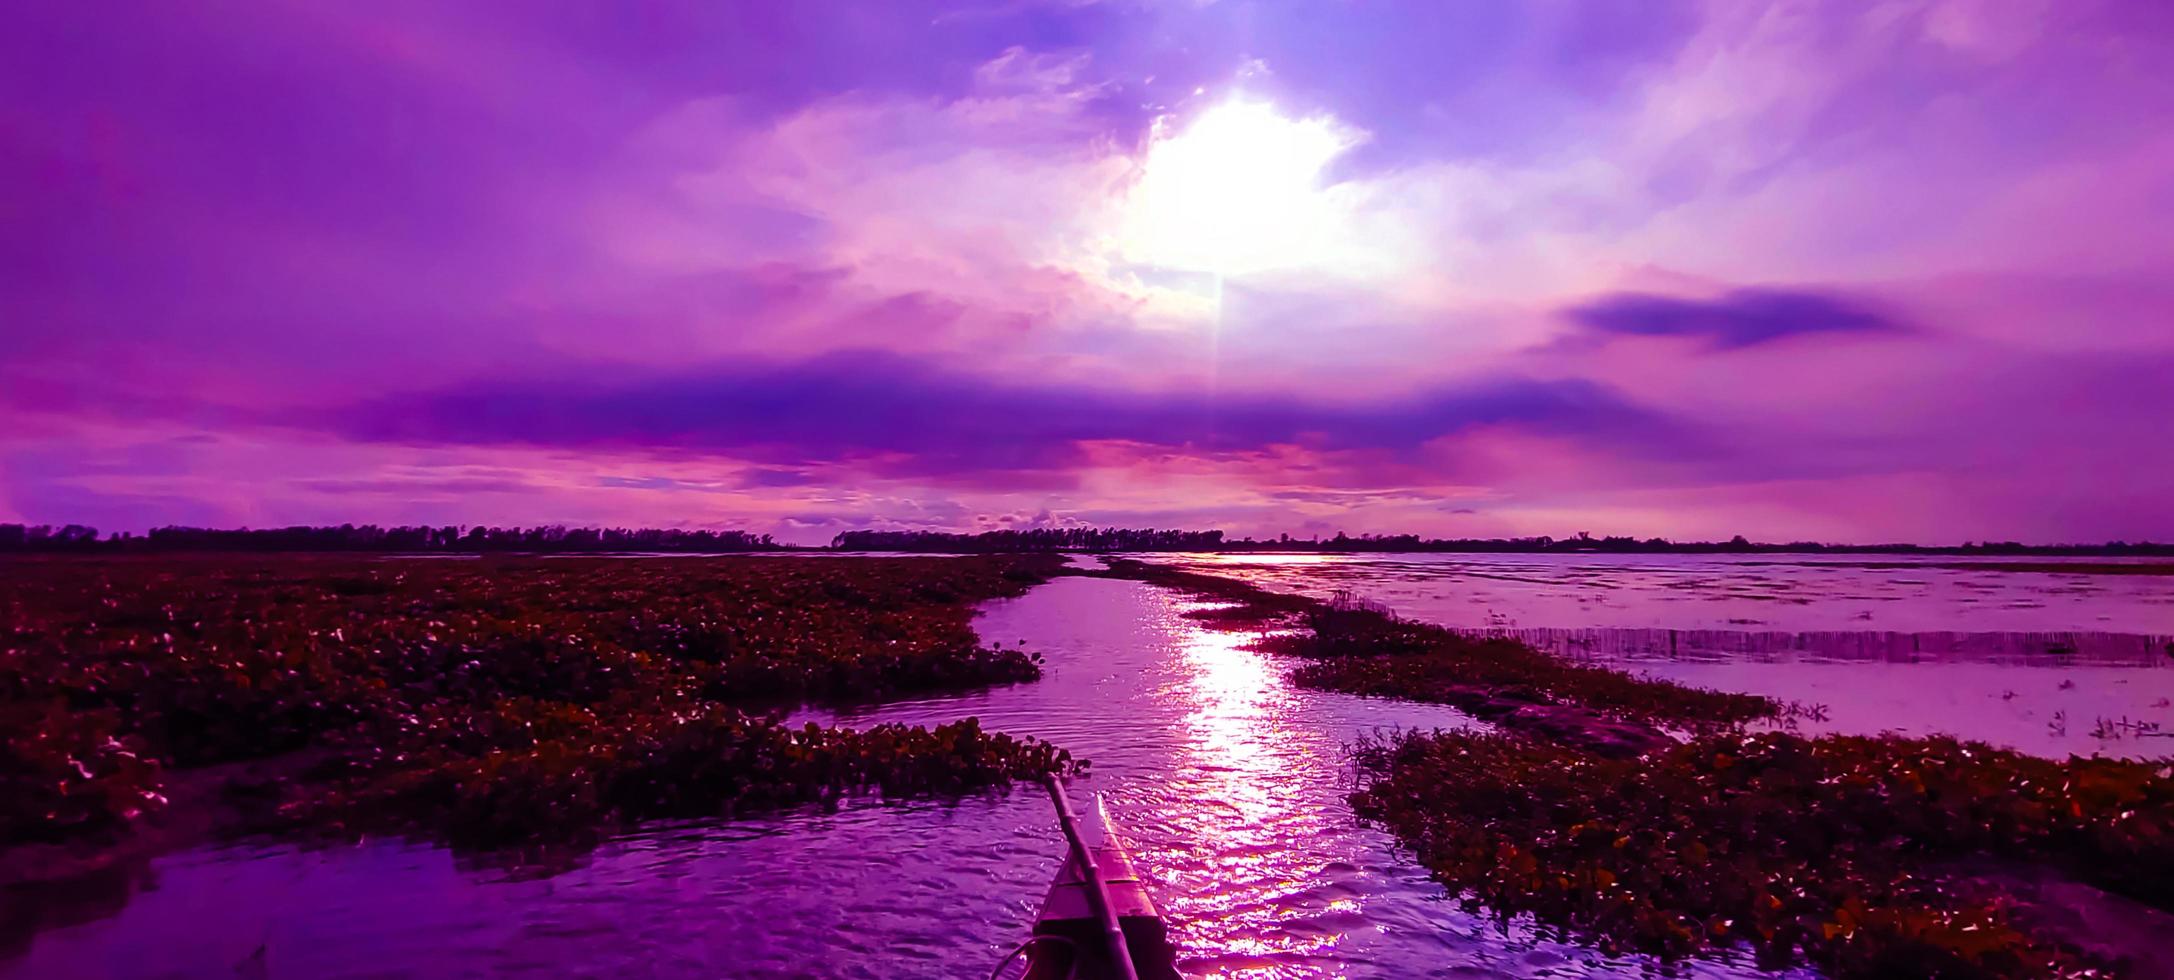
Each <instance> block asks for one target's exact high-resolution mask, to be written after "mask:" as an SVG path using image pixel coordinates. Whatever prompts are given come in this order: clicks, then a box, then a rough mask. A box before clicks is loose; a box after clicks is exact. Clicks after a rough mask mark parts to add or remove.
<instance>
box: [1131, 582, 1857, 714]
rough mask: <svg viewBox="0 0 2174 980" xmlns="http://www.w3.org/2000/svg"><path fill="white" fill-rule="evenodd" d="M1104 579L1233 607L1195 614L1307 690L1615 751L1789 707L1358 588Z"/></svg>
mask: <svg viewBox="0 0 2174 980" xmlns="http://www.w3.org/2000/svg"><path fill="white" fill-rule="evenodd" d="M1101 574H1106V575H1111V576H1115V577H1120V578H1130V579H1137V580H1140V581H1145V582H1149V583H1152V584H1156V585H1161V586H1165V587H1168V588H1173V589H1176V590H1178V591H1180V592H1184V593H1186V594H1188V595H1192V596H1196V597H1200V598H1203V599H1208V600H1212V601H1216V602H1220V603H1227V604H1229V605H1227V606H1224V607H1220V608H1217V609H1213V610H1208V611H1205V614H1204V615H1202V614H1195V616H1196V618H1199V619H1202V620H1203V621H1204V622H1206V623H1208V624H1209V625H1211V626H1213V625H1223V626H1229V627H1232V628H1238V629H1262V628H1264V627H1266V628H1272V629H1273V630H1274V631H1273V632H1270V633H1269V634H1268V635H1267V636H1265V637H1264V638H1263V639H1262V640H1260V641H1259V644H1258V645H1259V646H1260V647H1261V648H1262V649H1265V650H1269V651H1272V652H1276V653H1283V654H1290V655H1295V656H1300V657H1305V658H1307V659H1308V660H1309V662H1308V663H1305V664H1303V665H1301V666H1300V667H1299V668H1298V669H1297V670H1295V671H1293V672H1292V675H1291V678H1292V680H1293V682H1295V683H1297V684H1299V685H1300V686H1302V687H1313V688H1319V689H1324V690H1333V691H1342V692H1345V693H1350V694H1360V695H1366V696H1371V697H1395V698H1406V699H1411V700H1418V701H1434V702H1440V703H1444V704H1449V705H1452V706H1454V707H1456V708H1458V709H1460V710H1463V711H1465V712H1467V713H1470V714H1473V715H1475V716H1478V717H1481V718H1484V719H1486V720H1488V721H1490V722H1493V723H1494V724H1496V725H1499V726H1503V727H1506V728H1514V729H1519V730H1524V731H1530V732H1534V733H1538V734H1541V735H1545V736H1548V737H1551V738H1555V739H1560V740H1567V741H1571V742H1575V743H1578V744H1580V745H1583V746H1584V747H1586V748H1590V749H1598V750H1601V751H1606V752H1611V753H1615V754H1635V753H1637V752H1641V751H1646V750H1648V749H1651V748H1655V747H1657V746H1660V745H1664V744H1668V742H1669V740H1668V739H1667V737H1666V736H1664V735H1662V734H1661V732H1660V730H1659V729H1660V728H1662V727H1669V728H1686V729H1694V730H1704V729H1710V728H1715V727H1725V726H1731V725H1738V724H1741V723H1743V722H1747V721H1752V720H1756V719H1761V718H1772V717H1777V716H1780V715H1783V714H1785V713H1786V712H1787V710H1788V708H1787V706H1785V705H1783V704H1781V703H1779V702H1776V701H1774V700H1772V699H1769V698H1764V697H1759V696H1756V695H1749V694H1733V693H1727V692H1720V691H1708V690H1702V689H1699V688H1692V687H1685V686H1683V685H1680V684H1673V683H1670V682H1668V681H1661V680H1653V679H1650V678H1643V677H1634V676H1632V675H1630V674H1626V673H1624V672H1622V671H1618V670H1611V669H1608V668H1606V667H1599V666H1592V665H1584V664H1577V663H1572V662H1570V661H1567V660H1564V659H1562V658H1560V657H1556V656H1553V655H1551V654H1548V653H1544V652H1542V651H1540V650H1536V649H1534V648H1532V647H1531V646H1528V645H1526V644H1524V643H1520V642H1518V641H1516V640H1513V639H1508V638H1494V637H1475V636H1471V635H1468V634H1464V633H1459V632H1457V631H1455V630H1450V629H1445V628H1443V627H1440V626H1434V625H1431V624H1427V623H1416V622H1411V621H1408V620H1404V619H1399V618H1398V617H1397V616H1396V615H1395V614H1394V613H1393V612H1391V611H1390V610H1389V609H1388V608H1386V607H1384V606H1381V605H1379V604H1377V603H1373V602H1369V601H1367V600H1365V599H1363V598H1361V597H1359V596H1357V595H1355V594H1353V593H1350V592H1338V593H1336V594H1335V595H1333V596H1331V597H1330V599H1328V600H1326V601H1323V600H1319V599H1314V598H1311V597H1308V596H1301V595H1292V594H1289V593H1281V592H1271V591H1269V590H1266V589H1263V588H1260V587H1258V586H1255V585H1252V584H1251V583H1247V582H1241V581H1237V580H1235V579H1229V578H1224V577H1222V576H1217V575H1208V574H1203V573H1199V572H1189V571H1183V570H1180V569H1174V568H1170V567H1168V566H1164V565H1156V564H1150V563H1146V562H1137V561H1129V560H1124V559H1117V560H1113V561H1111V562H1110V567H1109V570H1108V571H1107V572H1104V573H1101ZM1819 710H1821V711H1823V710H1824V709H1819Z"/></svg>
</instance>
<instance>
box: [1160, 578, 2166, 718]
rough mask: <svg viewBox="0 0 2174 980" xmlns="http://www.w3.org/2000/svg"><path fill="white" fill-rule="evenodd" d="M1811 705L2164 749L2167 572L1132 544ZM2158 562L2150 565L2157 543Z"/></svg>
mask: <svg viewBox="0 0 2174 980" xmlns="http://www.w3.org/2000/svg"><path fill="white" fill-rule="evenodd" d="M1142 557H1151V558H1152V559H1153V560H1158V561H1168V562H1173V563H1176V564H1181V565H1185V566H1187V567H1194V568H1199V569H1201V570H1203V571H1211V572H1216V573H1219V574H1225V575H1230V576H1233V577H1237V578H1242V579H1245V580H1247V581H1251V582H1255V583H1257V584H1260V585H1263V586H1266V587H1269V588H1274V589H1279V590H1284V591H1293V592H1303V593H1307V594H1310V595H1315V596H1327V595H1329V594H1331V593H1332V592H1334V591H1336V590H1339V589H1348V590H1351V591H1353V592H1356V593H1358V594H1361V595H1363V596H1366V597H1368V598H1371V599H1374V600H1377V601H1380V602H1383V603H1386V604H1387V605H1389V606H1390V607H1391V608H1393V609H1394V610H1396V612H1397V613H1398V614H1400V615H1403V616H1406V617H1409V618H1413V619H1418V620H1423V621H1426V622H1432V623H1438V624H1441V625H1444V626H1449V627H1452V628H1456V629H1461V630H1467V631H1471V632H1474V633H1483V634H1488V635H1504V636H1511V637H1515V638H1517V639H1521V640H1524V641H1525V642H1528V643H1531V644H1533V645H1534V646H1538V647H1540V648H1542V649H1546V650H1550V651H1553V652H1555V653H1558V654H1561V655H1563V656H1566V657H1569V658H1572V659H1577V660H1584V661H1590V662H1596V663H1602V664H1607V665H1610V666H1614V667H1617V668H1620V669H1625V670H1630V671H1633V672H1636V673H1644V674H1649V675H1653V676H1658V677H1665V678H1668V679H1671V680H1675V681H1679V682H1682V683H1686V684H1693V685H1697V686H1701V687H1711V688H1718V689H1721V690H1731V691H1746V692H1750V693H1755V694H1765V695H1769V696H1772V697H1777V698H1781V699H1783V700H1788V701H1796V702H1800V703H1804V704H1807V705H1816V706H1818V707H1819V708H1821V709H1822V710H1823V711H1824V713H1825V717H1824V718H1800V719H1796V720H1794V721H1792V722H1791V723H1790V724H1789V726H1788V727H1792V728H1794V729H1797V730H1801V731H1804V732H1806V733H1809V734H1824V733H1833V732H1844V733H1857V734H1872V733H1877V732H1882V731H1895V732H1901V733H1904V734H1912V735H1928V734H1935V733H1945V734H1953V735H1958V736H1962V737H1966V738H1974V739H1980V740H1984V741H1988V742H1992V743H1994V744H1996V745H2001V746H2005V747H2009V748H2014V749H2018V750H2021V751H2025V752H2031V753H2035V754H2038V755H2044V756H2048V757H2054V758H2060V757H2065V756H2068V755H2072V754H2073V755H2107V756H2122V757H2130V758H2153V757H2160V756H2167V755H2174V738H2167V737H2164V736H2165V735H2166V734H2167V733H2174V575H2165V574H2119V575H2116V574H2106V573H2105V572H2104V569H2103V568H2102V566H2107V565H2122V564H2127V565H2142V566H2149V565H2151V564H2154V562H2151V561H2131V562H2114V561H2109V560H2107V559H2102V558H2090V559H2037V558H2033V559H2030V560H2029V561H2028V562H2027V564H2028V565H2030V566H2032V567H2034V568H2035V567H2040V566H2043V567H2045V568H2047V569H2049V570H2046V571H2037V570H2033V571H2013V570H2007V569H2005V568H2003V567H2001V566H2003V565H2009V564H2012V563H2015V562H2016V560H2015V559H1966V558H1956V557H1950V556H1940V557H1903V558H1897V557H1893V556H1885V555H1879V556H1848V557H1842V556H1816V557H1813V556H1788V555H1754V556H1726V555H1627V556H1615V555H1434V554H1425V555H1185V556H1142ZM2156 564H2161V565H2163V564H2164V560H2158V561H2157V562H2156Z"/></svg>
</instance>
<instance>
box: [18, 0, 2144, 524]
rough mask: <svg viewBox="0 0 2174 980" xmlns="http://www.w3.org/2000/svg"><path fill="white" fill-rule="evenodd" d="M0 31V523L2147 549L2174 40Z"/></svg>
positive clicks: (671, 17) (286, 24)
mask: <svg viewBox="0 0 2174 980" xmlns="http://www.w3.org/2000/svg"><path fill="white" fill-rule="evenodd" d="M10 22H11V23H10V29H9V30H8V31H6V32H0V521H9V520H12V521H27V522H31V523H56V524H57V523H69V522H74V523H83V524H90V525H94V526H96V527H99V528H101V529H104V530H108V531H116V530H140V529H144V528H147V527H151V526H157V525H165V524H189V525H214V526H244V525H246V526H260V527H261V526H271V525H285V524H292V523H340V522H356V523H364V522H375V523H384V524H391V523H431V524H447V523H459V524H478V523H488V524H538V523H566V524H575V525H620V526H629V525H647V526H660V527H723V528H746V529H750V530H754V531H759V532H770V533H774V534H776V535H778V536H779V537H780V538H781V539H784V540H788V541H795V542H808V543H819V542H822V541H826V540H828V539H829V538H830V536H831V535H832V534H834V533H836V532H838V531H840V530H845V529H849V528H858V527H880V528H928V529H942V530H959V531H975V530H986V529H995V528H1016V527H1029V526H1050V525H1079V524H1094V525H1125V526H1156V527H1193V528H1205V527H1221V528H1224V529H1226V530H1228V531H1229V532H1231V533H1233V534H1255V535H1273V534H1277V533H1285V532H1288V533H1292V534H1295V535H1300V536H1304V535H1309V534H1323V535H1327V534H1333V533H1335V532H1338V531H1343V532H1348V533H1351V534H1360V533H1366V532H1379V533H1401V532H1413V533H1420V534H1426V535H1439V536H1482V537H1485V536H1496V535H1527V534H1549V535H1554V536H1557V537H1563V536H1568V535H1570V534H1572V533H1575V532H1577V531H1580V530H1584V531H1590V532H1592V533H1595V534H1635V535H1639V536H1652V535H1660V536H1667V537H1673V538H1725V537H1727V536H1729V535H1733V534H1739V533H1741V534H1745V535H1747V536H1750V537H1752V538H1754V539H1760V540H1799V539H1815V540H1825V541H1858V542H1864V541H1898V540H1914V541H1922V542H1935V543H1948V542H1958V541H1964V540H1988V539H1991V540H2010V539H2013V540H2025V541H2035V542H2077V541H2104V540H2111V539H2117V538H2119V539H2127V540H2138V539H2145V538H2156V539H2157V540H2162V541H2164V540H2168V539H2174V503H2170V502H2174V438H2170V437H2169V433H2174V73H2170V72H2168V71H2166V70H2165V66H2166V65H2167V64H2168V63H2169V59H2170V57H2174V5H2168V4H2159V3H2146V2H2131V0H2113V2H2094V0H2060V2H2054V0H2046V2H2034V0H1988V2H1975V0H1925V2H1893V0H1876V2H1860V0H1850V2H1832V3H1816V2H1815V3H1774V4H1761V3H1753V2H1748V0H1717V2H1710V3H1702V2H1679V0H1576V2H1570V0H1520V2H1500V3H1491V2H1444V0H1418V2H1411V3H1398V2H1385V0H1303V2H1301V0H1212V2H1211V0H1102V2H1092V0H939V2H922V0H869V2H858V0H809V2H805V3H770V2H745V3H742V2H731V0H705V2H653V3H643V4H621V3H602V2H598V3H581V2H572V0H568V2H552V3H532V2H525V0H507V2H492V3H485V2H460V0H429V2H407V0H388V2H384V3H372V4H355V3H349V2H340V0H322V2H320V0H254V2H233V0H201V2H194V3H186V4H173V3H155V2H149V0H141V2H133V0H117V2H113V3H95V4H58V3H55V4H32V5H28V6H27V7H26V8H24V9H21V10H18V11H16V12H14V13H12V14H11V15H10Z"/></svg>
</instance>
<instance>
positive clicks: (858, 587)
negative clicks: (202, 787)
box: [0, 556, 1071, 846]
mask: <svg viewBox="0 0 2174 980" xmlns="http://www.w3.org/2000/svg"><path fill="white" fill-rule="evenodd" d="M1058 564H1061V560H1059V559H1054V558H1049V557H1046V556H1045V557H973V558H959V559H931V558H896V559H890V558H887V559H838V558H821V559H791V558H772V557H763V558H722V559H709V558H667V559H644V560H611V559H590V558H569V559H548V560H539V559H485V560H480V561H443V560H423V559H392V560H368V559H356V558H326V557H298V556H285V557H218V558H210V557H199V558H160V559H150V558H143V559H136V558H121V559H88V558H85V559H30V560H19V561H12V562H8V563H5V564H0V626H4V630H5V631H4V632H0V843H21V842H27V841H51V840H66V839H71V838H79V839H80V838H88V837H91V836H96V835H97V834H98V833H101V832H112V831H117V830H125V829H126V825H127V824H128V823H129V821H131V820H132V819H134V818H136V817H138V816H140V815H142V814H144V813H146V812H149V811H151V810H153V809H155V808H156V806H157V805H158V803H159V802H160V799H159V795H158V794H159V787H160V785H161V782H162V780H164V779H165V778H166V772H167V771H168V770H180V769H193V768H197V767H204V766H210V765H214V764H219V763H228V762H236V761H241V760H251V759H262V758H267V757H273V756H280V757H286V756H289V755H294V754H297V753H300V754H303V755H306V756H308V758H309V759H310V760H311V764H310V765H309V766H307V767H305V775H307V776H308V779H307V780H305V781H304V783H305V784H302V785H290V786H286V787H284V790H283V791H284V792H285V794H286V796H287V798H286V799H285V802H286V803H287V804H288V806H286V808H285V812H286V813H287V814H289V815H290V817H293V818H295V819H301V820H306V821H310V822H318V823H325V822H329V823H333V824H340V825H345V824H348V823H352V824H353V825H355V826H358V827H360V826H371V827H389V826H397V827H399V828H400V829H403V830H406V831H409V832H414V833H419V834H423V835H425V836H445V837H448V838H452V839H457V840H459V841H461V842H463V843H468V844H474V845H478V846H489V845H494V844H500V843H507V842H511V841H514V840H518V839H520V838H522V837H524V836H526V835H530V834H544V833H555V832H560V831H566V830H570V829H573V828H584V827H593V826H596V825H598V824H606V823H610V822H613V821H617V820H622V819H637V818H642V817H647V816H657V815H690V814H692V813H695V812H700V811H703V810H705V809H708V810H710V811H712V812H715V811H725V810H735V809H744V808H747V807H753V806H764V805H781V804H788V803H798V802H804V801H810V800H821V799H824V798H829V797H835V796H836V795H837V794H841V793H847V792H855V791H864V790H866V791H880V792H884V793H887V794H893V795H919V794H926V793H958V792H964V791H968V790H971V789H974V788H977V787H981V786H989V785H998V784H1001V783H1003V782H1006V781H1008V780H1010V779H1013V778H1018V777H1021V776H1026V775H1033V774H1038V773H1041V772H1046V771H1052V770H1056V769H1061V768H1064V767H1067V766H1069V765H1070V764H1071V763H1070V760H1069V758H1068V757H1067V756H1065V755H1064V754H1063V753H1062V752H1061V751H1060V750H1057V749H1054V748H1052V747H1050V746H1047V745H1044V744H1042V743H1039V742H1035V741H1033V740H1017V739H1012V738H1009V737H1007V736H1003V735H1000V734H992V733H984V732H981V731H980V729H979V728H978V726H973V725H966V726H964V727H961V726H947V727H946V728H943V729H937V730H935V731H922V730H919V729H880V730H873V731H870V732H859V733H856V732H850V731H844V730H821V731H813V730H804V729H787V728H785V727H784V726H783V725H782V724H781V722H779V721H778V720H777V719H776V718H775V717H773V716H772V715H771V712H774V711H775V710H777V709H781V708H784V707H788V706H790V705H793V704H796V703H803V702H809V701H815V702H845V701H865V700H873V699H880V698H885V697H892V696H896V695H898V694H900V693H904V692H911V691H926V690H953V689H959V688H967V687H975V686H985V685H989V684H1002V683H1012V682H1018V681H1026V680H1032V679H1034V678H1036V677H1038V676H1040V672H1041V667H1040V660H1039V658H1038V657H1037V656H1035V655H1033V654H1030V653H1028V652H1027V651H1025V650H1022V649H1015V648H1003V647H994V646H986V645H983V644H982V643H981V642H980V641H979V639H978V638H977V637H976V636H975V635H974V632H973V629H972V624H971V620H972V618H973V615H974V606H975V604H976V603H978V602H980V601H982V600H985V599H990V598H996V597H1002V596H1011V595H1018V594H1020V593H1022V592H1024V591H1026V590H1027V589H1028V588H1030V587H1032V586H1033V585H1034V584H1035V583H1037V582H1040V581H1042V580H1044V579H1046V578H1047V577H1048V576H1049V575H1050V574H1051V573H1053V572H1054V570H1055V568H1056V567H1057V565H1058ZM643 787H648V788H647V789H644V788H643ZM498 811H502V812H498ZM494 814H495V815H494Z"/></svg>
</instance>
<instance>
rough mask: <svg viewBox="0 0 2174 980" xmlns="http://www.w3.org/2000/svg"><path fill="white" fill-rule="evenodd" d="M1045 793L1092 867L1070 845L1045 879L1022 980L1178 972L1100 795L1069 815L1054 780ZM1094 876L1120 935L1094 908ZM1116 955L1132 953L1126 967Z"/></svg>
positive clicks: (1117, 978) (1162, 976)
mask: <svg viewBox="0 0 2174 980" xmlns="http://www.w3.org/2000/svg"><path fill="white" fill-rule="evenodd" d="M1050 794H1051V796H1052V797H1053V798H1054V799H1055V800H1056V801H1057V806H1058V816H1059V819H1060V820H1062V821H1064V822H1065V824H1066V835H1067V838H1068V844H1070V843H1071V842H1072V841H1073V840H1074V839H1076V841H1077V843H1078V844H1079V845H1082V846H1084V849H1085V851H1086V853H1087V854H1088V855H1089V857H1090V860H1091V861H1092V862H1093V867H1092V868H1091V869H1089V868H1082V867H1081V866H1080V861H1079V858H1078V849H1077V848H1071V849H1068V850H1067V856H1066V858H1065V861H1064V864H1063V866H1061V867H1059V868H1058V869H1057V876H1056V879H1055V880H1054V881H1051V882H1050V884H1049V894H1048V895H1047V896H1046V897H1045V898H1043V899H1042V911H1041V914H1040V915H1038V916H1036V917H1035V920H1034V939H1033V941H1032V942H1031V943H1030V944H1029V946H1028V950H1027V964H1028V967H1027V972H1026V980H1066V978H1074V980H1123V978H1127V977H1138V978H1139V980H1177V976H1178V971H1177V966H1176V955H1175V953H1174V952H1173V951H1172V949H1171V948H1170V938H1169V935H1168V930H1167V929H1166V928H1165V926H1164V924H1163V920H1162V916H1161V914H1160V913H1158V912H1156V911H1155V903H1154V902H1153V901H1152V900H1150V899H1149V898H1148V895H1147V887H1146V886H1145V885H1144V884H1143V883H1142V882H1141V881H1140V873H1139V870H1138V869H1137V868H1136V867H1134V866H1133V863H1132V854H1131V853H1130V852H1129V851H1127V850H1126V847H1125V842H1124V839H1123V838H1121V837H1119V836H1118V835H1117V832H1116V830H1115V829H1114V828H1113V827H1112V826H1111V824H1110V820H1109V814H1108V811H1107V810H1106V809H1105V808H1104V806H1103V801H1102V795H1101V794H1099V793H1097V794H1095V798H1094V805H1093V806H1090V807H1088V808H1087V812H1086V813H1084V814H1081V815H1079V816H1078V817H1077V818H1075V817H1073V815H1072V813H1071V808H1070V806H1069V804H1068V803H1067V802H1066V801H1065V799H1064V796H1063V790H1062V788H1061V787H1060V786H1058V785H1056V784H1054V783H1052V785H1051V788H1050ZM1075 832H1076V838H1075V836H1074V835H1075ZM1098 879H1099V880H1098ZM1098 884H1099V886H1100V888H1099V893H1100V895H1102V896H1106V901H1107V907H1108V912H1109V914H1110V916H1112V917H1114V918H1115V919H1116V925H1117V930H1118V932H1120V933H1121V934H1122V935H1123V942H1122V943H1118V942H1114V941H1112V938H1111V937H1110V935H1109V926H1108V925H1107V920H1106V919H1105V918H1104V917H1103V914H1102V912H1101V910H1100V909H1098V908H1097V897H1098V896H1097V892H1098V889H1097V885H1098ZM1120 950H1121V951H1122V953H1120V952H1119V951H1120ZM1119 955H1124V956H1126V957H1127V958H1129V960H1130V961H1131V966H1132V970H1131V971H1130V972H1129V973H1128V972H1127V971H1125V969H1124V968H1123V966H1121V965H1120V964H1119V963H1118V962H1117V961H1116V960H1117V957H1118V956H1119Z"/></svg>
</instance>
